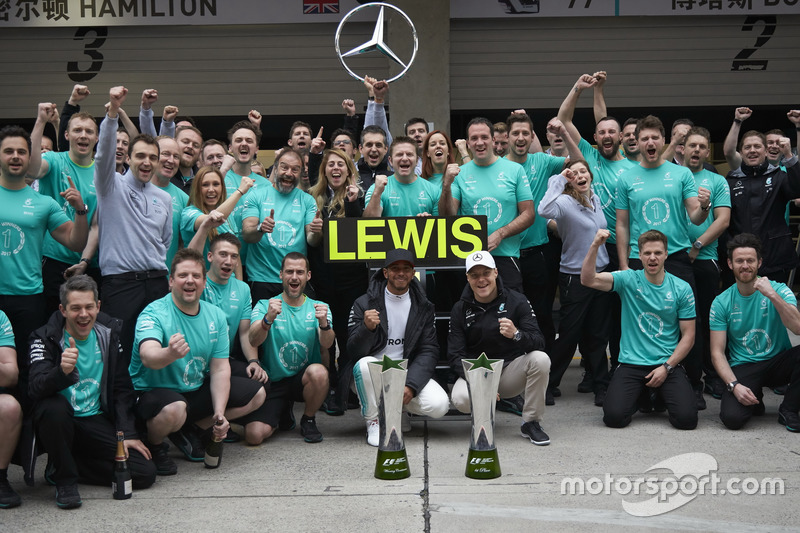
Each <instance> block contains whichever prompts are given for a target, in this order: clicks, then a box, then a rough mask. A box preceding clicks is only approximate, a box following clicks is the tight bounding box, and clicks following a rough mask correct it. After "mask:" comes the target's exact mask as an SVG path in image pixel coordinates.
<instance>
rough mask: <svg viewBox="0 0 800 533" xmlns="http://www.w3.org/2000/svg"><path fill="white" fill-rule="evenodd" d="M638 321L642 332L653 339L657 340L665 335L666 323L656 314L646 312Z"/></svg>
mask: <svg viewBox="0 0 800 533" xmlns="http://www.w3.org/2000/svg"><path fill="white" fill-rule="evenodd" d="M636 321H637V323H638V324H639V329H640V330H641V332H642V333H644V334H645V335H647V336H648V337H650V338H651V339H656V338H658V337H660V336H661V334H662V333H664V321H663V320H661V317H660V316H658V315H657V314H655V313H650V312H644V313H642V314H640V315H639V316H638V317H637V319H636Z"/></svg>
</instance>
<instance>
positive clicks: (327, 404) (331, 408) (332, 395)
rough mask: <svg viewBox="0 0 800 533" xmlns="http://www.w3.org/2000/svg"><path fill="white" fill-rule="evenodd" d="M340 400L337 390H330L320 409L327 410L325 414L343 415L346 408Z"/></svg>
mask: <svg viewBox="0 0 800 533" xmlns="http://www.w3.org/2000/svg"><path fill="white" fill-rule="evenodd" d="M338 400H339V399H338V397H337V396H336V391H335V390H333V389H331V390H329V391H328V396H327V398H325V401H324V402H322V407H320V410H322V411H325V414H326V415H328V416H342V415H343V414H344V409H343V408H342V406H341V405H340V403H341V402H339V401H338Z"/></svg>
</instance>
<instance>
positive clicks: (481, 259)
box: [467, 251, 497, 272]
mask: <svg viewBox="0 0 800 533" xmlns="http://www.w3.org/2000/svg"><path fill="white" fill-rule="evenodd" d="M476 265H483V266H485V267H488V268H497V266H496V265H495V264H494V257H492V254H490V253H489V252H484V251H480V252H472V253H471V254H469V255H468V256H467V272H469V271H470V270H472V267H474V266H476Z"/></svg>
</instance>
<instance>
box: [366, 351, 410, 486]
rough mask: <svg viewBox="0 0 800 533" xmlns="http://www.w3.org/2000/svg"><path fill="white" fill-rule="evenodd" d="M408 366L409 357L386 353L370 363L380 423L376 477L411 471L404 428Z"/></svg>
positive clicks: (403, 475) (397, 476)
mask: <svg viewBox="0 0 800 533" xmlns="http://www.w3.org/2000/svg"><path fill="white" fill-rule="evenodd" d="M406 366H408V361H407V360H406V359H400V360H394V359H390V358H388V357H386V356H385V355H384V356H383V360H382V361H373V362H370V363H369V374H370V376H371V377H372V386H373V388H374V389H375V399H376V400H377V402H378V422H379V424H380V433H379V438H378V459H377V461H376V462H375V477H376V478H378V479H403V478H407V477H408V476H410V475H411V472H410V471H409V469H408V456H407V455H406V446H405V444H404V443H403V431H402V430H401V427H402V421H403V391H404V389H405V386H406V373H407V372H408V371H407V370H406Z"/></svg>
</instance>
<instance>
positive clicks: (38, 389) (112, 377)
mask: <svg viewBox="0 0 800 533" xmlns="http://www.w3.org/2000/svg"><path fill="white" fill-rule="evenodd" d="M64 323H65V320H64V317H63V316H62V314H61V312H60V311H56V312H55V313H53V314H52V315H51V316H50V320H49V321H48V322H47V324H45V325H44V326H42V327H40V328H39V329H37V330H36V331H34V332H33V333H31V336H30V338H29V340H30V344H29V345H30V377H29V380H28V393H29V394H30V397H31V399H32V400H33V401H34V402H36V401H38V400H41V399H42V398H46V397H48V396H52V395H54V394H57V393H58V392H59V391H61V390H63V389H66V388H67V387H70V386H72V385H74V384H75V383H77V382H78V381H79V380H80V377H79V376H78V369H77V368H75V369H73V371H72V372H71V373H70V374H69V375H68V376H66V375H64V372H62V371H61V352H63V351H64V338H63V333H64ZM121 328H122V321H121V320H118V319H116V318H112V317H110V316H109V315H107V314H105V313H102V312H101V313H98V315H97V322H95V325H94V331H95V334H96V335H97V342H98V344H99V345H100V352H101V354H102V356H103V377H102V379H101V382H100V406H101V409H102V410H103V413H105V414H106V415H107V416H108V417H109V418H110V419H111V420H112V421H113V422H114V423H115V424H116V427H117V430H118V431H122V432H123V433H124V434H125V438H126V439H138V438H139V437H138V435H137V434H136V426H135V424H134V416H133V406H134V403H135V401H136V394H135V392H134V390H133V384H132V383H131V376H130V374H129V373H128V365H127V364H126V362H125V358H124V357H123V355H122V345H121V344H120V342H119V335H120V330H121Z"/></svg>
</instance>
